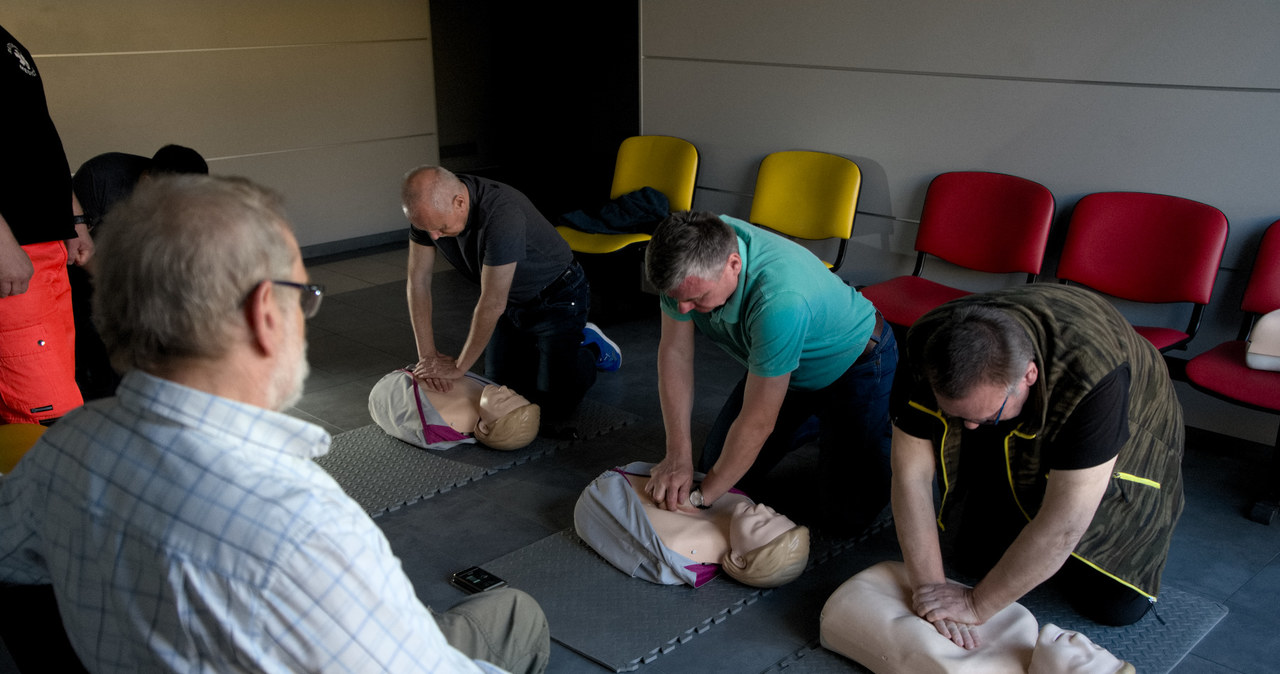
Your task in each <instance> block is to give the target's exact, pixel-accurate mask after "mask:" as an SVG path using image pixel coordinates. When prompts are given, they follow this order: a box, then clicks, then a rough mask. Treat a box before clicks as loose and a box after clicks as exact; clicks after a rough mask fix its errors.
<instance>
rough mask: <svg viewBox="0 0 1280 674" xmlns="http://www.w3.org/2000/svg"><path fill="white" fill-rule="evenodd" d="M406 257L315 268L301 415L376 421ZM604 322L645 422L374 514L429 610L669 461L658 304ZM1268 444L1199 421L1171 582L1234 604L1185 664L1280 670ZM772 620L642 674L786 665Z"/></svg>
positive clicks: (602, 398)
mask: <svg viewBox="0 0 1280 674" xmlns="http://www.w3.org/2000/svg"><path fill="white" fill-rule="evenodd" d="M405 257H406V254H405V252H404V250H403V249H402V248H397V249H391V250H387V249H383V250H380V251H377V252H373V253H370V254H365V255H359V256H353V257H350V258H348V259H343V260H339V261H321V262H322V263H320V264H313V265H310V266H309V269H310V273H311V275H312V277H313V278H314V279H315V280H316V281H317V282H320V283H324V284H326V285H327V286H328V293H327V296H326V299H325V303H324V306H323V307H322V309H321V311H320V314H319V315H318V316H316V318H315V319H313V320H312V322H311V324H310V326H309V339H310V359H311V363H312V371H313V374H312V376H311V379H310V380H309V382H308V386H307V394H306V396H305V397H304V398H303V399H302V401H301V402H299V403H298V405H297V408H296V410H294V413H295V414H297V415H298V416H301V417H304V418H308V419H312V420H315V421H317V422H318V423H321V424H322V425H324V426H325V427H326V428H328V429H329V430H330V431H332V432H335V433H337V432H341V431H343V430H349V429H352V428H357V427H360V426H363V425H366V424H368V423H370V420H369V417H368V412H367V411H366V408H365V405H366V396H367V393H368V391H369V388H370V387H371V386H372V384H373V382H375V381H376V380H377V379H378V378H379V377H380V376H381V375H382V374H384V373H385V372H387V371H390V370H391V369H392V368H395V367H398V366H403V365H406V364H408V363H409V362H411V361H413V360H414V358H415V350H414V345H413V333H412V330H411V328H410V326H409V319H408V311H407V309H406V308H405V300H404V284H403V279H404V264H405ZM435 286H436V294H435V297H436V312H437V317H436V321H435V324H436V326H437V330H438V331H439V332H440V334H438V335H437V342H438V343H440V344H441V345H442V347H443V348H446V349H457V348H460V346H461V342H462V340H463V338H464V337H465V332H466V326H467V320H468V319H469V313H470V309H471V307H472V306H473V303H474V301H475V298H476V296H477V295H478V290H477V289H476V288H474V287H471V286H470V285H469V284H467V283H466V282H465V281H464V280H462V279H461V278H460V277H459V276H458V274H457V273H456V272H454V271H451V270H444V271H441V272H438V276H437V277H436V281H435ZM443 326H448V327H443ZM603 327H604V329H605V331H606V332H607V334H608V335H609V336H610V337H611V338H612V339H613V340H614V341H616V342H617V343H618V344H619V345H620V346H621V347H622V352H623V366H622V369H621V370H619V371H618V372H616V373H611V374H606V373H602V374H601V375H600V378H599V380H598V381H597V383H596V385H595V387H594V388H593V389H592V390H591V391H590V392H589V393H588V396H589V397H590V398H592V399H594V400H596V401H598V402H601V403H604V404H607V405H611V406H614V407H617V408H620V409H623V410H626V411H628V412H631V413H633V414H636V415H639V416H640V417H641V421H640V422H639V423H636V424H633V425H630V426H628V427H626V428H624V429H621V430H619V431H616V432H614V433H613V434H611V435H610V436H609V440H610V442H608V443H586V444H584V445H581V446H575V447H571V448H569V449H568V450H562V451H559V452H557V453H555V454H553V455H551V456H549V457H545V458H543V459H540V460H537V461H534V462H532V463H530V464H527V465H526V466H521V467H520V468H519V469H518V470H509V471H504V472H503V473H499V474H498V475H494V476H491V477H489V478H486V479H484V480H482V481H480V482H478V483H476V484H475V485H474V486H470V487H468V488H466V489H459V490H454V491H452V492H449V493H446V494H442V495H440V496H437V497H434V498H433V499H429V500H428V501H425V502H423V503H420V504H417V505H416V506H411V507H410V508H414V507H416V508H431V509H432V510H433V512H434V513H436V514H438V517H434V516H433V517H432V522H435V523H438V527H437V526H435V525H433V526H431V527H425V526H423V525H422V524H421V521H422V520H421V518H420V517H409V516H408V515H406V512H407V511H408V510H409V508H405V509H403V510H402V511H399V512H395V513H390V514H388V515H386V516H383V517H380V518H378V522H379V524H380V525H381V526H382V527H383V528H384V530H385V531H386V532H387V534H388V537H389V538H390V539H391V540H392V543H393V547H394V548H395V549H396V552H397V554H399V555H400V556H401V558H402V560H403V561H404V564H405V567H406V569H408V570H409V571H410V575H411V577H413V578H414V579H415V583H416V584H417V587H418V591H419V594H420V595H421V596H422V598H423V600H424V601H425V602H427V603H428V604H431V605H434V606H437V607H443V606H447V605H449V604H451V603H453V602H455V601H457V599H458V598H459V595H458V594H457V592H456V591H455V590H453V589H452V588H450V587H449V586H448V585H447V584H446V583H445V582H444V578H445V577H446V576H447V574H448V572H450V571H452V570H456V569H458V568H461V567H464V566H467V565H470V564H475V563H482V562H484V561H487V560H489V559H493V558H496V557H498V556H501V555H503V554H505V553H507V552H510V551H512V550H515V549H517V548H520V547H523V546H525V545H528V544H529V543H532V542H534V541H536V540H539V539H541V538H543V537H545V536H547V535H549V534H551V533H554V532H556V531H559V530H561V529H564V528H566V527H569V526H571V525H572V508H573V503H574V501H575V499H576V498H577V495H578V493H579V492H580V491H581V489H582V487H583V486H585V484H586V483H587V482H589V481H590V480H591V479H592V478H594V477H595V476H596V475H598V474H599V473H600V472H601V471H602V470H605V469H607V468H609V467H611V466H613V465H616V464H618V463H621V462H625V461H631V460H655V461H656V460H658V459H659V458H660V456H661V452H662V438H663V433H662V420H661V413H660V410H659V406H658V395H657V386H656V365H655V361H656V353H657V343H658V314H657V309H656V302H654V303H653V306H652V307H651V308H645V307H643V306H642V308H641V309H640V310H638V311H635V312H633V315H631V316H629V317H622V318H617V319H615V320H613V321H611V322H608V323H605V324H604V325H603ZM698 349H699V351H698V360H697V365H698V369H697V372H696V375H695V378H696V386H697V396H698V404H697V407H696V409H695V412H694V419H695V425H696V426H697V427H698V432H700V433H705V430H706V428H707V426H708V425H709V424H710V423H711V422H712V420H713V419H714V417H715V414H716V412H717V411H718V409H719V405H720V403H721V402H722V401H723V399H724V397H725V395H727V393H728V390H729V388H730V387H732V386H733V384H734V383H736V381H737V379H738V378H739V377H740V376H741V369H740V368H739V367H738V366H737V365H736V364H735V363H733V362H732V361H731V360H729V359H728V358H727V357H725V356H723V354H721V353H720V352H719V350H718V349H716V348H715V347H714V346H713V345H710V344H709V343H705V342H700V343H699V345H698ZM695 442H696V440H695ZM602 444H603V445H604V446H603V448H602ZM582 447H588V448H589V451H584V450H583V449H582ZM1267 451H1268V448H1267V447H1264V446H1261V445H1258V444H1256V443H1249V442H1245V441H1241V440H1236V439H1233V438H1229V437H1225V436H1221V435H1216V434H1211V433H1207V432H1203V431H1197V430H1195V429H1189V433H1188V447H1187V457H1186V460H1185V466H1186V493H1187V506H1186V510H1185V512H1184V514H1183V516H1182V519H1181V521H1180V523H1179V526H1178V529H1177V533H1176V535H1175V540H1174V546H1173V552H1172V555H1171V558H1170V561H1169V564H1168V569H1167V571H1166V573H1165V581H1166V582H1167V583H1171V584H1174V585H1176V586H1177V587H1178V588H1179V589H1181V590H1184V591H1189V592H1194V593H1198V594H1200V595H1203V596H1205V597H1207V598H1209V599H1212V600H1214V601H1217V602H1220V603H1223V604H1225V605H1226V606H1227V607H1228V608H1229V610H1230V613H1229V614H1228V615H1227V617H1226V618H1225V619H1224V620H1223V621H1222V622H1221V623H1219V624H1218V626H1217V627H1216V628H1215V629H1214V630H1213V631H1212V632H1211V633H1210V634H1209V635H1208V636H1207V637H1205V638H1204V640H1202V641H1201V642H1200V643H1199V644H1198V645H1197V646H1196V648H1195V649H1194V650H1193V651H1192V653H1191V654H1190V655H1189V656H1188V657H1187V658H1186V659H1185V660H1184V661H1183V662H1182V663H1181V664H1180V665H1179V666H1178V668H1177V670H1176V671H1177V672H1180V673H1184V674H1185V673H1189V672H1280V629H1277V628H1278V627H1280V525H1276V526H1271V527H1265V526H1262V525H1259V524H1256V523H1253V522H1250V521H1248V520H1247V519H1245V518H1244V517H1243V516H1242V514H1241V512H1242V506H1243V503H1244V502H1245V500H1246V498H1247V497H1248V496H1249V495H1250V494H1251V489H1252V487H1251V483H1250V480H1252V479H1253V475H1254V474H1255V473H1256V472H1257V471H1258V469H1259V468H1260V466H1262V465H1263V461H1264V457H1265V456H1266V452H1267ZM431 529H437V530H431ZM420 579H421V580H420ZM749 613H750V612H749ZM806 619H808V618H806ZM812 619H813V620H816V616H813V617H812ZM627 624H628V622H627V619H626V618H625V617H624V616H620V617H619V620H618V621H617V624H615V625H608V624H603V625H602V629H618V630H624V629H627ZM768 624H769V623H767V622H761V621H759V620H757V619H755V618H744V619H740V620H739V619H737V618H734V619H730V620H728V621H726V622H724V623H722V624H721V625H717V626H716V627H715V628H713V629H712V630H709V631H708V632H707V633H705V634H702V635H699V636H697V637H696V638H695V639H693V640H691V641H690V642H689V643H687V644H683V645H681V646H679V647H678V648H676V649H674V650H673V651H671V652H670V653H668V654H666V655H663V656H661V657H659V658H658V659H656V660H655V661H654V662H652V663H650V664H648V665H645V666H644V667H643V668H642V670H641V671H649V672H659V671H662V672H666V671H671V672H679V671H689V672H694V671H698V672H706V671H717V672H719V671H726V672H728V671H731V672H759V671H762V670H764V669H767V668H768V667H769V666H771V665H773V664H774V662H776V659H775V660H770V659H769V658H770V657H772V656H773V655H776V653H774V652H770V651H769V650H768V649H767V648H761V647H758V646H759V645H760V644H762V643H767V642H768V641H769V636H770V635H769V634H768V633H767V630H768V629H770V628H769V627H768ZM553 656H554V661H553V664H552V666H551V671H552V672H604V671H606V670H604V669H602V668H601V667H600V666H598V665H596V664H595V663H592V662H590V661H588V660H586V659H584V658H582V657H581V656H579V655H577V654H575V653H573V652H571V651H568V650H567V649H564V648H561V647H559V646H557V647H556V649H555V651H554V653H553Z"/></svg>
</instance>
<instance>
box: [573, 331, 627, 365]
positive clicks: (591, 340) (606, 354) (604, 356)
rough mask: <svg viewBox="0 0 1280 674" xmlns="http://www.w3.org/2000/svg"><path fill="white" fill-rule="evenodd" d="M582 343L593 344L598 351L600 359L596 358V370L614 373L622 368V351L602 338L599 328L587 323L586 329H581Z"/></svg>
mask: <svg viewBox="0 0 1280 674" xmlns="http://www.w3.org/2000/svg"><path fill="white" fill-rule="evenodd" d="M582 343H583V344H595V345H596V348H598V349H600V357H599V358H596V369H597V370H600V371H601V372H615V371H617V369H618V368H620V367H622V349H619V348H618V345H617V344H614V343H613V340H612V339H609V338H608V337H605V336H604V333H603V332H601V331H600V326H598V325H596V324H595V323H590V322H588V323H587V325H586V327H584V328H582Z"/></svg>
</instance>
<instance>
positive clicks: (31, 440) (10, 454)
mask: <svg viewBox="0 0 1280 674" xmlns="http://www.w3.org/2000/svg"><path fill="white" fill-rule="evenodd" d="M43 434H44V426H41V425H40V424H4V425H2V426H0V475H3V474H5V473H8V472H9V471H11V470H13V467H14V466H16V465H18V460H19V459H21V458H22V457H23V455H24V454H26V453H27V450H28V449H31V446H32V445H34V444H36V440H39V439H40V436H41V435H43Z"/></svg>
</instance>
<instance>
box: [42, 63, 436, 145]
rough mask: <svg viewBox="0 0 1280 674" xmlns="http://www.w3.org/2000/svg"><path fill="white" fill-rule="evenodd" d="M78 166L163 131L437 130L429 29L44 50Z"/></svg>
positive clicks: (310, 137)
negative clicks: (84, 51)
mask: <svg viewBox="0 0 1280 674" xmlns="http://www.w3.org/2000/svg"><path fill="white" fill-rule="evenodd" d="M38 66H39V68H40V70H41V74H42V75H43V77H44V80H45V90H46V94H47V96H48V98H49V107H50V110H51V111H52V114H53V116H54V121H55V122H56V123H57V125H58V129H59V131H60V132H61V134H62V139H63V143H64V145H65V146H66V149H67V156H68V159H69V160H70V161H71V165H72V166H73V167H75V166H78V165H79V163H80V162H83V161H84V160H85V159H88V158H89V157H92V156H94V155H96V154H98V153H100V152H106V151H112V150H121V151H132V152H137V153H140V154H147V155H149V154H151V152H153V151H154V150H155V148H157V147H159V146H160V145H162V144H164V143H167V142H176V143H179V144H182V145H189V146H191V147H194V148H196V149H198V150H199V151H201V152H202V153H204V154H205V155H206V156H210V157H225V156H234V155H242V154H252V153H258V152H273V151H279V150H287V149H298V148H307V147H317V146H324V145H331V144H341V143H350V142H356V141H362V140H368V139H381V138H397V137H401V136H414V135H421V134H424V133H434V132H435V103H434V92H433V83H432V75H431V73H432V70H431V45H430V43H429V42H427V41H425V40H420V41H414V42H386V43H368V44H348V45H314V46H305V47H287V48H279V49H274V48H273V49H252V50H236V51H212V52H209V51H204V52H182V53H164V54H121V55H110V56H83V57H80V56H77V57H53V58H41V59H38Z"/></svg>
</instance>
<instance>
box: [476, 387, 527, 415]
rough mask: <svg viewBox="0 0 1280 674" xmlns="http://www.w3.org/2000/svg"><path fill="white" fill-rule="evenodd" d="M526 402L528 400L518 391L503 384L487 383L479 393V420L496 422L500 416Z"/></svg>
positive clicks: (522, 405)
mask: <svg viewBox="0 0 1280 674" xmlns="http://www.w3.org/2000/svg"><path fill="white" fill-rule="evenodd" d="M528 404H529V400H528V399H527V398H525V397H524V396H522V395H520V394H519V393H516V392H515V391H512V390H511V389H509V388H507V387H505V386H494V385H493V384H489V385H488V386H485V387H484V392H483V393H481V394H480V420H481V421H483V422H484V423H486V424H493V423H497V421H498V420H499V419H501V418H502V417H505V416H507V415H508V414H510V413H511V412H514V411H516V410H518V409H520V408H521V407H524V406H525V405H528Z"/></svg>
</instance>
